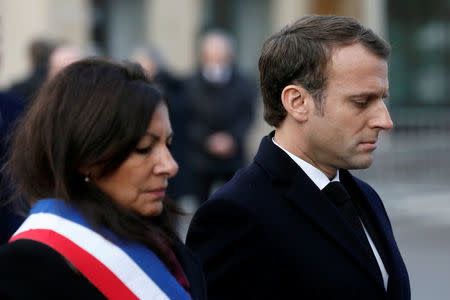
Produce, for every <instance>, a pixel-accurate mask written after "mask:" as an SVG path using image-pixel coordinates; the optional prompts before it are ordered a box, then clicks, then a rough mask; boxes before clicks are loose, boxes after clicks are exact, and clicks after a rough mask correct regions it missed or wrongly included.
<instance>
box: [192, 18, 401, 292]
mask: <svg viewBox="0 0 450 300" xmlns="http://www.w3.org/2000/svg"><path fill="white" fill-rule="evenodd" d="M390 51H391V49H390V46H389V44H388V43H387V42H385V41H384V40H383V39H381V38H380V37H379V36H377V35H376V34H375V33H374V32H373V31H372V30H370V29H368V28H365V27H363V26H362V25H361V24H359V23H358V22H357V21H356V20H354V19H351V18H347V17H339V16H318V15H314V16H306V17H303V18H301V19H300V20H298V21H296V22H295V23H293V24H292V25H290V26H286V27H285V28H283V29H282V30H281V31H280V32H278V33H275V34H274V35H272V36H271V37H270V38H269V39H268V40H267V41H266V42H265V43H264V45H263V48H262V52H261V56H260V58H259V72H260V85H261V91H262V96H263V101H264V118H265V120H266V121H267V123H269V124H270V125H271V126H274V127H275V131H273V132H272V133H270V134H269V135H268V136H266V137H264V138H263V139H262V141H261V144H260V147H259V150H258V153H257V154H256V156H255V159H254V162H253V163H252V164H251V165H250V166H249V167H248V168H246V169H243V170H241V171H239V172H238V173H236V175H235V176H234V177H233V179H232V180H231V181H230V182H228V183H227V184H226V185H225V186H224V187H222V188H221V189H220V190H219V191H217V192H216V193H215V194H214V195H213V196H212V197H211V198H210V199H209V200H208V201H207V202H206V203H205V204H204V205H203V206H201V207H200V208H199V210H198V211H197V213H196V214H195V215H194V217H193V219H192V222H191V225H190V228H189V231H188V234H187V245H188V246H189V247H190V248H191V249H192V250H193V251H194V252H195V254H197V256H198V257H199V258H200V259H201V261H202V263H203V266H204V271H205V276H206V280H207V290H208V299H210V300H218V299H234V300H236V299H245V300H246V299H346V300H350V299H353V300H357V299H358V300H360V299H365V300H368V299H373V300H380V299H396V300H409V299H410V286H409V278H408V272H407V270H406V267H405V264H404V262H403V259H402V256H401V254H400V252H399V249H398V247H397V244H396V241H395V238H394V235H393V232H392V227H391V224H390V221H389V218H388V215H387V213H386V210H385V208H384V206H383V203H382V201H381V199H380V197H379V196H378V194H377V193H376V192H375V191H374V190H373V188H372V187H371V186H369V185H368V184H367V183H365V182H363V181H361V180H359V179H357V178H355V177H354V176H352V175H351V173H350V172H349V171H348V170H349V169H365V168H368V167H369V166H370V165H371V164H372V161H373V156H372V153H373V151H374V150H375V148H376V143H377V140H378V138H379V135H380V133H381V132H382V131H384V130H389V129H391V128H392V126H393V123H392V120H391V118H390V115H389V112H388V111H387V108H386V105H385V103H384V99H385V98H386V97H388V89H389V83H388V58H389V55H390Z"/></svg>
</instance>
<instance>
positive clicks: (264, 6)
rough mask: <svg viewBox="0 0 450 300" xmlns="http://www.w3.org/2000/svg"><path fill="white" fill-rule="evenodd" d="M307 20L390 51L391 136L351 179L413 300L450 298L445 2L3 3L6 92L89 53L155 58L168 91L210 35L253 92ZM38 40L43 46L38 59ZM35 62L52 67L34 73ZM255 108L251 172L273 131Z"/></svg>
mask: <svg viewBox="0 0 450 300" xmlns="http://www.w3.org/2000/svg"><path fill="white" fill-rule="evenodd" d="M311 13H315V14H338V15H346V16H351V17H354V18H356V19H358V20H359V21H360V22H361V23H363V24H364V25H366V26H368V27H370V28H372V29H374V31H376V32H377V33H379V34H380V35H381V36H383V37H384V38H386V39H387V40H388V41H389V42H390V43H391V45H392V48H393V51H392V57H391V61H390V98H389V101H388V105H389V109H390V111H391V115H392V119H393V121H394V124H395V128H394V129H393V130H392V131H391V132H390V133H388V134H385V135H384V136H383V137H382V140H381V143H380V147H379V148H378V150H377V152H376V153H375V156H376V157H375V163H374V165H373V166H372V167H371V168H370V169H368V170H361V171H356V172H354V173H356V174H357V175H358V176H360V177H362V178H363V179H365V180H368V181H369V182H370V183H371V184H372V185H373V186H374V187H375V189H376V190H377V191H378V192H379V194H380V195H381V197H382V199H383V200H384V203H385V206H386V209H387V211H388V213H389V215H390V216H391V220H392V223H393V228H394V232H395V234H396V237H397V240H398V243H399V247H400V250H401V251H402V253H403V256H404V259H405V261H406V264H407V267H408V269H409V273H410V279H411V288H412V295H413V299H428V300H429V299H450V285H449V284H448V283H449V278H450V184H449V179H450V154H449V152H450V98H449V97H448V95H449V94H450V1H449V0H433V1H423V0H228V1H225V0H223V1H220V0H127V1H121V0H32V1H29V0H2V1H0V18H1V25H0V26H1V27H0V28H1V30H0V44H1V45H2V46H1V49H2V51H1V67H0V88H1V89H2V90H8V91H16V90H17V89H18V87H17V86H18V85H19V84H20V83H23V80H24V79H27V76H28V77H29V78H35V77H33V76H37V75H36V74H38V73H39V72H40V71H39V69H40V68H41V69H45V70H44V71H43V72H45V76H49V75H47V73H51V71H50V70H48V69H47V61H49V60H51V59H50V56H49V55H50V53H51V52H52V51H53V50H54V49H56V48H57V47H60V46H61V45H65V46H66V50H67V48H70V49H71V51H66V52H64V53H65V54H64V55H65V56H64V59H63V60H64V61H65V62H66V63H68V62H70V61H72V60H75V59H77V58H78V57H82V56H88V55H104V56H109V57H112V58H115V59H129V58H132V57H134V58H135V59H136V60H138V58H137V57H138V54H137V52H136V51H137V50H136V49H138V48H139V47H141V49H151V51H150V53H152V58H153V60H154V61H156V64H157V65H158V67H159V68H160V69H164V70H165V72H166V73H167V74H170V78H171V79H174V80H175V79H176V80H175V81H171V80H168V81H167V80H166V83H167V85H168V86H169V89H170V88H174V89H177V85H176V84H175V83H176V82H183V80H184V78H189V76H190V75H191V74H193V73H194V72H195V70H196V69H197V68H198V65H199V56H200V55H199V50H200V49H199V38H200V36H201V35H202V34H203V33H204V32H206V31H208V30H209V29H212V28H214V29H221V30H224V31H226V32H228V33H229V34H230V35H231V36H233V50H234V55H233V58H234V65H235V66H236V67H237V68H239V70H240V71H241V72H242V74H245V76H246V77H247V78H249V80H250V81H253V82H254V83H255V87H256V84H257V76H258V74H257V60H258V57H259V53H260V49H261V46H262V43H263V42H264V40H265V39H266V38H267V37H268V36H269V35H270V34H272V33H274V32H275V31H278V30H280V29H281V28H282V27H283V26H284V25H286V24H288V23H291V22H292V21H294V20H296V19H297V18H299V17H301V16H303V15H305V14H311ZM36 42H44V43H43V44H44V46H42V44H39V43H38V46H39V45H41V46H42V47H44V48H42V47H40V48H39V47H38V48H37V49H38V50H36V47H37V46H36ZM32 45H34V46H35V47H34V48H33V47H32ZM68 45H70V47H69V46H68ZM46 47H47V48H46ZM33 49H34V50H33ZM33 53H34V54H33ZM39 53H41V57H44V58H43V59H44V61H45V62H46V63H45V66H39V63H38V64H36V61H35V60H36V57H37V56H39ZM147 53H149V52H147ZM54 59H55V60H56V58H54ZM141 63H142V64H144V63H143V62H141ZM33 74H34V75H33ZM43 76H44V75H43ZM41 77H42V76H41ZM41 77H39V78H41ZM40 80H42V79H37V84H39V83H40ZM177 80H179V81H177ZM33 82H35V83H36V80H34V81H33ZM174 82H175V83H174ZM174 84H175V85H174ZM20 87H21V86H20V85H19V88H20ZM15 89H16V90H15ZM19 90H20V89H19ZM255 90H256V89H255ZM22 91H23V88H22ZM169 92H170V91H169ZM169 95H170V93H169ZM173 95H174V98H176V97H177V94H176V93H173ZM178 96H179V94H178ZM22 97H26V96H22ZM28 97H31V96H28ZM255 98H257V99H255V101H254V105H253V106H252V109H253V111H254V112H253V117H252V118H251V123H249V127H248V128H247V130H246V138H245V145H244V149H245V158H246V160H247V163H248V162H249V161H250V159H251V158H252V157H253V155H254V154H255V152H256V150H257V146H258V144H259V141H260V139H261V137H262V136H263V135H266V134H267V133H269V132H270V130H271V128H269V127H268V126H267V125H265V124H264V122H263V119H262V105H261V101H260V100H259V99H258V97H255ZM180 101H181V100H180ZM186 103H187V102H186ZM188 111H189V110H184V108H183V109H180V110H179V113H178V115H177V116H176V117H175V119H174V117H173V116H172V119H173V120H172V122H174V123H176V122H178V123H179V125H178V126H181V127H180V128H183V127H184V126H183V124H182V122H183V121H182V120H183V112H185V114H187V112H188ZM185 117H186V116H185ZM249 121H250V120H249ZM180 123H181V125H180ZM185 134H188V133H185ZM181 152H183V151H181ZM185 159H187V160H189V158H185ZM185 168H188V166H185ZM188 177H189V176H188ZM178 201H179V202H180V204H181V205H182V206H184V207H185V208H186V209H187V210H188V211H190V212H193V211H194V210H195V208H196V205H197V204H198V203H197V202H195V201H193V200H192V199H191V198H190V197H189V191H188V192H186V193H180V194H179V195H178ZM188 221H189V218H187V219H186V220H184V224H185V225H186V224H187V223H188ZM182 223H183V222H182ZM182 225H183V224H182ZM180 233H181V234H182V235H183V234H184V233H185V226H184V227H183V226H181V227H180Z"/></svg>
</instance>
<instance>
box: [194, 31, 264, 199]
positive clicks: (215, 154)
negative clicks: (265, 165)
mask: <svg viewBox="0 0 450 300" xmlns="http://www.w3.org/2000/svg"><path fill="white" fill-rule="evenodd" d="M234 48H235V45H234V40H233V39H232V38H231V36H230V35H228V34H227V33H225V32H223V31H217V30H214V31H209V32H207V33H206V34H205V35H204V36H203V37H202V39H201V42H200V50H199V51H200V66H199V69H198V71H197V73H195V74H194V75H193V76H192V77H191V78H189V79H188V80H187V82H186V95H187V97H188V98H189V104H190V110H189V112H190V120H189V123H188V128H187V136H188V148H187V149H188V152H187V154H186V155H187V157H188V159H187V162H188V163H189V166H190V169H191V171H192V172H193V175H194V176H193V178H192V180H193V182H192V189H193V193H194V195H195V196H196V198H197V199H198V200H199V201H200V202H203V201H205V200H206V199H207V198H208V196H209V193H210V191H211V188H212V187H213V185H214V184H215V183H218V182H220V181H222V182H226V181H228V180H229V179H231V177H232V176H233V174H234V172H235V171H236V170H237V169H238V168H240V167H242V166H243V165H244V163H245V152H244V140H245V138H246V135H247V132H248V129H249V127H250V124H251V121H252V117H253V110H254V102H255V99H256V87H255V86H254V84H253V83H252V82H251V81H250V80H248V79H247V78H245V77H244V76H243V75H242V74H241V73H240V72H239V71H238V70H237V69H236V66H235V65H234V58H235V57H234V56H235V49H234Z"/></svg>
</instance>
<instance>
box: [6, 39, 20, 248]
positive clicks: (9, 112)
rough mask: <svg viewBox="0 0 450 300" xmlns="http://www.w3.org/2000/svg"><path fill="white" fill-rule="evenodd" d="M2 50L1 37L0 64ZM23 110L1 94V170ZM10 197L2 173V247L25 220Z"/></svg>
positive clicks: (11, 95) (7, 94)
mask: <svg viewBox="0 0 450 300" xmlns="http://www.w3.org/2000/svg"><path fill="white" fill-rule="evenodd" d="M2 48H3V47H2V39H1V35H0V63H1V60H2V55H1V52H2ZM23 108H24V103H23V101H22V100H21V99H19V98H18V97H16V96H15V95H13V94H11V93H9V92H0V168H2V167H3V165H4V163H5V158H6V153H7V152H8V149H9V136H10V132H11V130H12V128H13V127H14V126H13V125H14V122H15V121H16V120H17V118H18V117H19V115H20V113H21V112H22V111H23ZM10 196H11V191H10V183H9V181H8V179H7V178H6V177H5V176H3V174H2V173H0V245H2V244H4V243H6V242H7V241H8V239H9V238H10V237H11V235H12V234H13V233H14V231H16V230H17V228H18V227H19V226H20V224H21V223H22V222H23V219H24V218H23V217H22V216H20V215H19V214H18V213H17V212H16V211H15V207H14V205H12V203H11V202H9V198H10Z"/></svg>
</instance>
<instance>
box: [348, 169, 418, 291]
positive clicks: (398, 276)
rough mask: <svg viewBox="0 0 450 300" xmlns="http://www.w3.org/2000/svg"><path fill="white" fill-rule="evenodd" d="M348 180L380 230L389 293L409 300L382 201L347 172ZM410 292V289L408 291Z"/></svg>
mask: <svg viewBox="0 0 450 300" xmlns="http://www.w3.org/2000/svg"><path fill="white" fill-rule="evenodd" d="M345 176H348V178H349V179H350V178H351V179H350V180H351V182H353V184H354V185H355V186H357V188H358V191H359V192H360V193H361V195H363V197H361V198H360V199H362V200H363V201H366V205H367V206H368V207H370V211H371V212H372V213H373V214H374V216H375V217H374V218H373V220H374V222H375V226H376V227H377V229H378V230H380V233H381V238H382V243H383V245H385V250H386V256H387V257H386V260H387V261H386V262H385V267H386V269H387V271H388V274H389V281H388V292H389V295H390V297H391V298H392V299H407V298H408V296H407V295H406V294H404V293H406V290H405V289H403V287H402V283H405V282H407V283H409V278H408V275H407V271H406V267H405V264H404V262H403V259H402V256H401V254H400V251H399V249H398V247H397V243H396V241H395V238H394V235H393V232H392V228H391V224H390V222H389V219H388V217H387V215H386V213H385V211H386V210H385V209H384V207H383V205H382V202H381V199H380V198H379V197H378V195H377V194H376V192H375V191H373V190H372V189H371V188H370V187H369V186H367V185H366V184H365V183H363V182H361V181H360V180H358V179H357V178H355V177H353V176H352V175H351V174H350V173H349V172H346V175H345ZM407 290H409V287H408V289H407Z"/></svg>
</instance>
